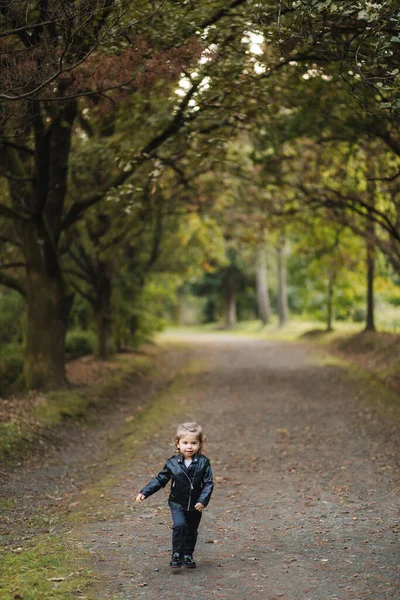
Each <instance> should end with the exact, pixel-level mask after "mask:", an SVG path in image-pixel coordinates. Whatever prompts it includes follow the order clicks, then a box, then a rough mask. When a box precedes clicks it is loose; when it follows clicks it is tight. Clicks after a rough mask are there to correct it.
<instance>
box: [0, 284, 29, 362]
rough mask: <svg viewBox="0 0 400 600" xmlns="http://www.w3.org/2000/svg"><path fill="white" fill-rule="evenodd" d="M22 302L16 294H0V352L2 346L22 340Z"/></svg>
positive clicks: (23, 311) (23, 310)
mask: <svg viewBox="0 0 400 600" xmlns="http://www.w3.org/2000/svg"><path fill="white" fill-rule="evenodd" d="M24 315H25V306H24V301H23V299H22V298H21V296H20V295H19V294H18V293H17V292H12V291H9V290H7V292H0V352H2V348H3V346H5V345H7V344H10V343H11V342H20V341H21V340H22V328H23V323H24Z"/></svg>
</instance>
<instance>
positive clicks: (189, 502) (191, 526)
mask: <svg viewBox="0 0 400 600" xmlns="http://www.w3.org/2000/svg"><path fill="white" fill-rule="evenodd" d="M174 441H175V446H176V452H177V454H176V455H175V456H172V457H171V458H169V459H168V460H167V462H166V463H165V466H164V468H163V470H162V471H160V472H159V474H158V475H157V476H156V477H154V479H152V480H151V481H150V482H149V483H148V484H147V485H146V486H145V487H144V488H143V489H142V490H140V492H139V494H138V495H137V496H136V502H143V500H145V499H146V498H148V497H149V496H151V495H152V494H154V493H155V492H158V490H159V489H161V488H162V487H165V486H166V485H167V483H168V481H169V480H170V479H171V480H172V482H171V491H170V495H169V498H168V504H169V507H170V509H171V514H172V521H173V526H172V560H171V562H170V566H171V567H172V568H173V569H180V568H181V566H182V565H183V566H184V567H188V568H190V569H194V568H195V567H196V563H195V561H194V560H193V552H194V548H195V545H196V540H197V529H198V527H199V524H200V520H201V516H202V515H201V513H202V511H203V510H204V509H205V507H206V506H207V504H208V503H209V501H210V497H211V493H212V490H213V487H214V485H213V478H212V469H211V465H210V461H209V460H208V458H207V457H206V456H204V454H202V448H203V443H204V435H203V431H202V429H201V427H200V425H198V424H197V423H183V424H182V425H179V427H178V429H177V432H176V437H175V440H174Z"/></svg>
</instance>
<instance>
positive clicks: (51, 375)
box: [23, 224, 72, 389]
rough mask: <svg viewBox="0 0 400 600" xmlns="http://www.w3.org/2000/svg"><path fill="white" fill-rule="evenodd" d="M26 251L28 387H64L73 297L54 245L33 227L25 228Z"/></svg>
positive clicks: (26, 369)
mask: <svg viewBox="0 0 400 600" xmlns="http://www.w3.org/2000/svg"><path fill="white" fill-rule="evenodd" d="M42 233H43V232H42ZM23 249H24V254H25V257H26V261H27V268H26V293H27V294H26V300H27V329H26V358H25V364H24V381H25V386H26V388H27V389H49V388H55V387H62V386H64V385H65V384H66V376H65V364H64V361H65V334H66V331H67V325H68V316H69V312H70V309H71V305H72V296H71V297H68V296H67V294H66V291H65V285H64V280H63V276H62V273H61V269H60V267H59V262H58V255H57V252H56V249H55V248H54V245H53V244H52V243H51V241H49V240H48V239H47V240H46V239H45V236H42V235H41V232H40V231H38V229H37V228H36V227H33V226H32V225H31V224H28V225H27V226H26V230H25V235H24V245H23Z"/></svg>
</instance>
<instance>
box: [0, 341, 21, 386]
mask: <svg viewBox="0 0 400 600" xmlns="http://www.w3.org/2000/svg"><path fill="white" fill-rule="evenodd" d="M23 370H24V348H23V346H21V345H19V344H6V345H4V346H3V347H2V349H1V354H0V390H1V393H2V394H3V395H4V394H7V393H9V392H10V391H11V390H12V388H13V386H14V385H15V384H16V382H17V381H18V379H19V378H20V376H21V375H22V372H23Z"/></svg>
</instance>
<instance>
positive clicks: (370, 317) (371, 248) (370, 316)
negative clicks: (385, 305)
mask: <svg viewBox="0 0 400 600" xmlns="http://www.w3.org/2000/svg"><path fill="white" fill-rule="evenodd" d="M375 188H376V182H375V181H369V182H368V197H369V202H370V204H371V206H374V204H375V192H376V189H375ZM368 217H369V218H368V221H367V231H366V244H367V298H366V300H367V316H366V322H365V329H364V331H376V329H375V314H374V312H375V311H374V304H375V303H374V279H375V226H374V221H373V220H372V214H371V209H368Z"/></svg>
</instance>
